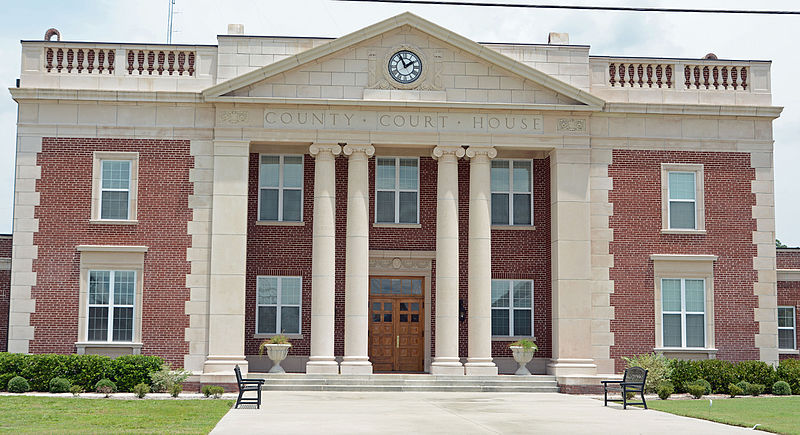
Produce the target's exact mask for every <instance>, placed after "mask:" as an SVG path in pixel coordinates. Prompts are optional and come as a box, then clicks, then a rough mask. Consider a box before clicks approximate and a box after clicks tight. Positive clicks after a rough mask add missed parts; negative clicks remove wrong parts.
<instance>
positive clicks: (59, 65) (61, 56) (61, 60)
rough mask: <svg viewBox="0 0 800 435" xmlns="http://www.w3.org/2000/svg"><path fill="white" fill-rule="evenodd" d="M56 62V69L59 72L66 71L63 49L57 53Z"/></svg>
mask: <svg viewBox="0 0 800 435" xmlns="http://www.w3.org/2000/svg"><path fill="white" fill-rule="evenodd" d="M56 62H57V64H56V69H57V70H58V72H61V70H62V69H64V50H63V49H61V48H59V49H58V51H56Z"/></svg>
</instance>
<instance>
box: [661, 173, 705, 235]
mask: <svg viewBox="0 0 800 435" xmlns="http://www.w3.org/2000/svg"><path fill="white" fill-rule="evenodd" d="M703 177H704V172H703V165H698V164H684V163H664V164H662V165H661V190H662V206H661V220H662V232H665V233H670V232H675V233H681V232H692V233H703V232H704V231H705V205H704V192H703Z"/></svg>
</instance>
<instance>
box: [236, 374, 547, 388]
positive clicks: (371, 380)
mask: <svg viewBox="0 0 800 435" xmlns="http://www.w3.org/2000/svg"><path fill="white" fill-rule="evenodd" d="M248 377H249V378H264V379H266V382H265V384H264V387H263V390H264V391H451V392H482V391H483V392H509V393H510V392H525V393H538V392H558V384H557V383H556V379H555V377H553V376H547V375H534V376H524V377H523V376H507V375H501V376H432V375H428V374H377V375H306V374H300V373H286V374H280V375H278V374H267V373H264V374H262V373H251V374H249V375H248Z"/></svg>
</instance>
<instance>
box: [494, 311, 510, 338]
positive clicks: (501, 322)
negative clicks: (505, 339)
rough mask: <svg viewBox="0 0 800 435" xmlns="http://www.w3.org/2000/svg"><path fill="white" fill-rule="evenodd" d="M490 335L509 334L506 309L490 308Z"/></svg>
mask: <svg viewBox="0 0 800 435" xmlns="http://www.w3.org/2000/svg"><path fill="white" fill-rule="evenodd" d="M492 335H511V332H509V330H508V310H502V309H501V310H492Z"/></svg>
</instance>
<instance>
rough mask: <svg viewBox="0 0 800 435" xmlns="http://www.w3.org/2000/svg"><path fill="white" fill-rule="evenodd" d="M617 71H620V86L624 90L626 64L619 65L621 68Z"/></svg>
mask: <svg viewBox="0 0 800 435" xmlns="http://www.w3.org/2000/svg"><path fill="white" fill-rule="evenodd" d="M617 71H619V86H620V87H621V88H624V87H625V64H622V63H621V64H619V68H617Z"/></svg>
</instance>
